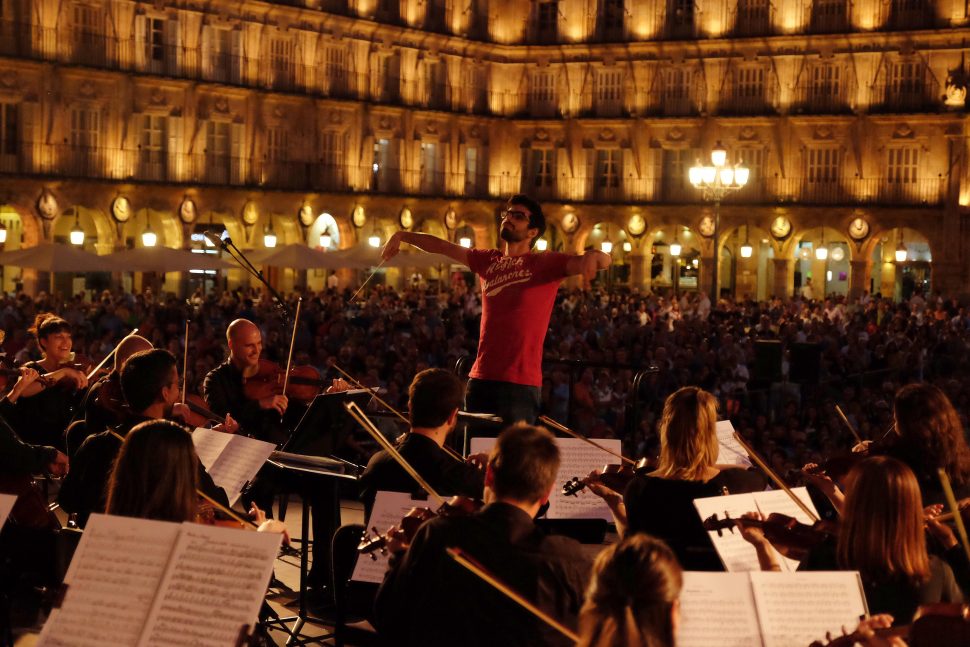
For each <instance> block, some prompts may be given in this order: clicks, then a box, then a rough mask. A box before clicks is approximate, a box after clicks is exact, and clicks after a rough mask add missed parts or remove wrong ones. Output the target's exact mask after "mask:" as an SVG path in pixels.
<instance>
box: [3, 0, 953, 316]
mask: <svg viewBox="0 0 970 647" xmlns="http://www.w3.org/2000/svg"><path fill="white" fill-rule="evenodd" d="M967 11H968V9H967V5H966V3H960V2H956V1H955V0H936V1H933V0H856V1H853V2H849V1H848V0H814V1H812V0H778V1H777V2H768V1H767V0H531V1H526V0H291V1H289V2H277V3H268V2H257V1H250V0H247V1H246V2H241V3H240V2H228V1H223V0H211V1H207V2H202V1H192V0H175V1H169V0H157V1H156V2H154V3H140V2H128V1H125V0H111V1H108V0H0V202H2V204H3V206H2V208H0V220H2V222H3V223H4V225H5V226H6V227H7V229H8V232H9V235H8V238H7V243H6V245H5V248H6V249H12V248H17V247H18V246H21V245H23V246H29V245H34V244H37V243H38V242H40V241H42V240H65V239H66V237H67V235H68V232H69V231H70V230H71V229H72V228H73V227H74V226H75V225H79V226H80V227H81V228H83V229H84V230H85V232H86V234H87V236H86V242H85V247H86V248H88V249H90V250H92V251H96V252H98V253H108V252H110V251H113V250H116V249H120V248H124V247H131V246H139V245H141V242H140V234H141V232H143V231H144V230H145V229H146V228H148V227H151V229H152V230H153V231H155V232H157V233H158V235H159V242H160V244H165V245H168V246H170V247H201V246H203V245H204V242H203V241H202V239H201V236H200V233H201V231H203V230H207V229H209V230H211V229H219V230H221V229H225V230H226V231H227V232H228V234H229V235H230V236H232V238H233V240H234V241H236V244H237V245H239V246H240V247H247V248H259V247H261V246H262V245H263V234H264V232H266V231H267V230H272V232H273V233H275V234H276V235H277V239H278V241H279V242H280V243H281V244H286V243H295V242H299V243H305V244H310V245H311V246H318V245H319V241H320V234H321V233H323V232H325V231H326V232H328V233H330V234H331V238H330V239H331V242H332V245H333V246H334V247H337V246H339V247H348V246H351V245H354V244H358V241H359V243H360V244H365V243H364V241H366V239H367V238H369V237H371V236H373V235H375V234H376V235H378V236H380V237H381V239H382V240H386V237H387V236H389V235H390V234H391V233H392V232H393V231H394V230H396V229H397V228H400V227H402V226H409V227H411V228H413V229H417V230H422V231H428V232H431V233H435V234H438V235H442V236H450V237H452V238H453V239H455V240H457V239H458V238H459V237H460V236H461V237H463V236H468V237H470V238H472V239H473V241H474V244H475V245H476V246H479V247H482V246H489V245H494V244H495V240H496V236H495V232H496V222H497V220H496V219H497V217H498V212H499V209H500V206H501V204H502V201H503V199H504V198H506V197H507V196H509V195H510V194H512V193H516V192H520V191H521V192H525V193H528V194H531V195H534V196H536V197H537V198H539V199H540V200H541V201H542V202H543V204H544V205H545V209H546V212H547V216H548V218H549V221H550V223H551V227H550V232H549V234H548V236H547V239H548V244H549V248H550V249H565V250H568V251H581V250H582V249H584V248H587V247H590V246H597V247H598V246H600V245H601V244H602V242H604V241H607V240H608V241H609V242H611V243H613V254H614V257H615V262H616V264H615V267H614V269H613V271H612V273H611V275H610V277H609V278H608V279H605V280H609V281H610V282H612V283H613V284H614V285H616V284H626V285H629V286H631V287H636V288H638V289H641V290H642V289H651V288H652V289H661V288H663V289H666V288H675V289H708V288H709V286H710V281H711V279H712V276H711V275H712V272H711V266H712V262H711V261H712V258H713V254H714V253H715V244H714V242H715V241H714V239H713V236H712V235H711V234H712V231H711V227H710V224H711V218H712V217H713V215H714V211H713V205H712V204H710V203H708V202H705V201H704V199H703V196H702V195H701V192H700V191H698V190H696V189H694V188H693V187H692V186H691V185H690V183H689V182H688V179H687V174H688V173H687V170H688V168H689V167H690V166H691V165H693V164H694V163H695V162H696V161H697V160H704V159H707V158H708V157H709V154H710V150H711V149H712V148H714V147H715V146H716V145H717V144H718V143H720V144H721V145H722V146H723V147H724V148H725V149H726V150H727V151H728V158H729V162H730V163H740V164H743V165H745V166H747V167H748V168H750V169H751V175H750V180H749V182H748V185H747V186H746V187H745V188H743V189H741V190H739V191H736V192H734V193H733V194H732V195H730V196H729V197H728V198H727V199H726V200H725V201H724V203H723V204H722V205H721V208H720V230H719V236H718V240H717V245H716V247H717V253H718V254H719V256H718V258H719V264H718V267H719V271H718V274H719V277H718V284H719V287H720V290H721V291H722V293H728V294H733V295H737V296H743V295H749V296H752V297H758V298H766V297H769V296H772V295H777V296H786V295H791V294H793V293H794V292H796V291H797V290H798V289H800V286H801V285H803V284H804V282H805V279H807V278H809V277H811V278H813V283H814V285H815V286H816V288H815V289H816V292H817V293H820V292H821V291H822V290H824V291H825V292H826V293H836V294H847V295H849V296H853V297H854V296H858V295H860V294H861V293H862V292H863V291H864V290H871V291H873V292H882V293H883V294H890V293H891V294H895V295H896V296H905V295H906V294H907V293H908V292H909V291H911V290H913V289H914V288H916V287H924V288H926V287H930V286H932V288H933V289H940V290H942V291H944V292H946V293H966V292H970V279H968V272H967V269H968V267H967V250H968V244H970V233H968V232H967V227H966V226H965V224H964V221H965V213H966V208H967V205H968V204H970V160H968V155H967V152H968V149H967V138H966V136H965V130H966V125H965V121H966V117H965V100H966V86H967V83H966V67H967V64H966V49H967V45H966V43H967V40H968V36H970V29H968V16H967ZM119 199H120V200H119ZM119 204H120V206H119ZM355 213H356V214H357V216H358V217H357V218H356V219H355V218H354V217H353V215H354V214H355ZM301 216H302V218H301ZM744 242H749V243H750V244H751V245H752V247H753V248H754V251H753V254H752V255H751V256H750V257H749V258H743V257H741V255H740V253H739V249H740V246H741V245H742V243H744ZM674 243H676V244H677V245H679V246H681V248H682V250H683V251H682V253H681V254H680V255H677V256H675V255H673V254H672V253H671V251H672V249H671V245H672V244H674ZM821 246H825V247H826V248H827V249H828V250H829V255H828V258H827V259H826V260H824V261H819V260H817V258H816V255H815V250H816V249H817V248H818V247H821ZM900 249H905V250H906V252H907V253H906V260H905V261H901V262H897V261H896V254H895V253H896V251H897V250H900ZM432 273H433V272H432ZM401 274H402V276H401V277H398V276H397V275H394V274H392V275H391V276H389V277H388V279H389V280H402V279H403V278H404V277H405V276H406V274H407V271H405V272H402V273H401ZM18 278H22V279H23V280H24V281H26V282H27V283H28V284H29V283H30V282H31V281H34V280H36V279H37V277H36V276H35V274H34V273H33V272H30V271H26V270H25V271H23V273H20V272H19V271H18V270H17V269H16V268H11V269H9V270H8V271H7V272H5V273H4V276H3V281H4V288H5V289H8V290H9V289H12V287H13V284H14V282H15V281H17V280H18ZM40 278H41V279H42V280H43V277H40ZM343 278H344V280H349V279H350V277H349V275H348V276H344V277H343ZM59 280H61V279H59ZM140 280H141V278H140V277H135V281H136V283H137V282H138V281H140ZM193 280H194V279H193ZM200 280H201V279H200ZM218 280H219V281H221V282H223V284H225V285H228V286H233V285H236V284H239V283H240V282H245V281H246V280H247V279H246V278H245V277H244V276H243V274H242V273H241V272H237V271H230V272H228V273H226V276H224V277H220V278H219V279H218ZM88 281H89V287H91V285H90V281H91V278H90V277H89V279H88ZM274 281H276V282H277V283H278V284H279V286H280V287H282V288H284V289H287V288H289V287H291V286H292V285H293V284H294V282H297V283H301V282H303V281H308V282H309V284H310V286H311V287H320V286H322V284H323V281H324V278H323V274H322V273H320V272H313V271H311V272H310V273H309V276H304V275H301V274H300V273H298V272H293V271H291V270H286V269H281V270H278V271H276V272H274ZM59 285H60V283H59ZM188 285H191V283H188ZM72 287H74V286H72ZM166 287H167V288H170V289H175V288H178V289H182V290H184V289H186V287H187V277H186V276H176V275H169V276H168V283H166Z"/></svg>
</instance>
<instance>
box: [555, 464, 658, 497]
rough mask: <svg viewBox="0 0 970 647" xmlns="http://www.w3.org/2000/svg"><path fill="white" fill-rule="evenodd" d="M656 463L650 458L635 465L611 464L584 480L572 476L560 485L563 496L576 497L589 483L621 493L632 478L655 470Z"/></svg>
mask: <svg viewBox="0 0 970 647" xmlns="http://www.w3.org/2000/svg"><path fill="white" fill-rule="evenodd" d="M656 467H657V465H656V461H654V460H653V459H651V458H641V459H640V460H639V461H638V462H637V464H636V465H632V466H631V465H627V464H625V463H624V464H619V463H611V464H609V465H606V466H604V467H603V469H602V473H601V474H594V475H592V476H587V477H585V478H580V477H578V476H574V477H573V478H572V480H570V481H566V482H565V483H563V485H562V493H563V496H576V495H577V494H579V493H580V492H582V491H583V490H584V489H585V488H586V486H587V485H589V484H591V483H602V484H603V485H605V486H606V487H608V488H610V489H611V490H613V491H614V492H623V491H624V490H625V489H626V486H627V485H629V484H630V481H632V480H633V477H634V476H640V475H642V474H646V473H647V472H649V471H652V470H654V469H656Z"/></svg>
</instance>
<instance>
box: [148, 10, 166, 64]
mask: <svg viewBox="0 0 970 647" xmlns="http://www.w3.org/2000/svg"><path fill="white" fill-rule="evenodd" d="M145 58H147V59H148V60H149V61H158V62H162V61H164V60H165V21H164V20H162V19H161V18H148V19H147V20H145Z"/></svg>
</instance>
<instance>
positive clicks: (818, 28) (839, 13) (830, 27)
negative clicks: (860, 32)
mask: <svg viewBox="0 0 970 647" xmlns="http://www.w3.org/2000/svg"><path fill="white" fill-rule="evenodd" d="M847 8H848V5H847V3H846V0H815V2H814V3H813V5H812V31H815V32H821V33H824V32H832V31H841V30H843V29H845V28H846V27H847V26H848V13H847V11H846V10H847Z"/></svg>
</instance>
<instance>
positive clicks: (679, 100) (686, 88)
mask: <svg viewBox="0 0 970 647" xmlns="http://www.w3.org/2000/svg"><path fill="white" fill-rule="evenodd" d="M662 78H663V87H662V89H661V103H660V105H661V109H662V111H663V113H664V114H666V115H689V114H691V113H693V112H694V102H693V99H692V96H691V95H692V92H691V85H692V84H693V81H694V74H693V70H691V69H690V68H685V67H675V68H669V69H666V70H664V71H663V77H662Z"/></svg>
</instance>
